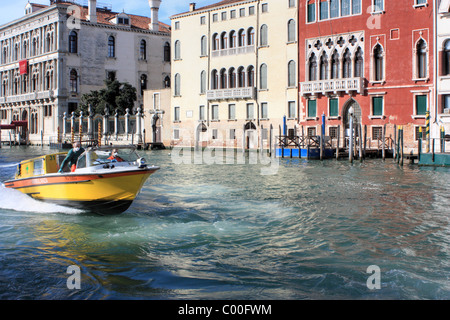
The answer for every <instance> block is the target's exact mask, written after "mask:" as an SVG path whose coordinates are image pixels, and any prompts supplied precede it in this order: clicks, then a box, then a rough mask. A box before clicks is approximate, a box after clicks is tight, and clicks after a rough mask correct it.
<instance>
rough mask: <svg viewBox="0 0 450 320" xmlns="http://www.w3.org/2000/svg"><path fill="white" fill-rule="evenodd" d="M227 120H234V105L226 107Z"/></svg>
mask: <svg viewBox="0 0 450 320" xmlns="http://www.w3.org/2000/svg"><path fill="white" fill-rule="evenodd" d="M228 120H236V105H235V104H229V105H228Z"/></svg>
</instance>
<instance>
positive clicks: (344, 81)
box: [299, 0, 434, 150]
mask: <svg viewBox="0 0 450 320" xmlns="http://www.w3.org/2000/svg"><path fill="white" fill-rule="evenodd" d="M433 57H434V53H433V1H432V0H299V76H300V78H299V81H300V87H299V94H300V118H299V124H300V125H301V126H303V128H305V130H307V131H306V132H305V134H306V133H309V134H311V135H315V134H317V135H318V134H320V128H321V125H322V115H323V114H324V115H325V118H326V131H325V135H329V136H331V137H336V136H337V132H338V128H339V130H340V137H341V145H342V139H343V137H345V136H348V134H349V130H347V129H348V127H349V115H348V110H349V108H350V107H353V109H354V114H355V121H356V124H362V128H363V131H362V133H364V130H366V137H367V138H366V139H367V140H366V142H367V145H368V146H370V145H371V146H372V147H375V146H376V145H377V143H378V140H377V139H379V138H381V135H382V130H383V127H384V125H386V137H392V138H394V126H395V125H397V127H398V126H399V125H402V126H403V130H404V146H405V148H406V149H407V150H408V149H409V148H417V141H416V139H417V137H418V132H419V130H418V129H419V127H423V126H425V122H426V119H425V118H426V112H427V110H430V106H432V105H434V98H433V97H434V92H433V63H434V62H433Z"/></svg>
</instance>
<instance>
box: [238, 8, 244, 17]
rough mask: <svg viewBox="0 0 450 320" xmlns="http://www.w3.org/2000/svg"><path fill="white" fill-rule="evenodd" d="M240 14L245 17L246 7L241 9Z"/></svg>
mask: <svg viewBox="0 0 450 320" xmlns="http://www.w3.org/2000/svg"><path fill="white" fill-rule="evenodd" d="M239 16H240V17H245V8H241V9H239Z"/></svg>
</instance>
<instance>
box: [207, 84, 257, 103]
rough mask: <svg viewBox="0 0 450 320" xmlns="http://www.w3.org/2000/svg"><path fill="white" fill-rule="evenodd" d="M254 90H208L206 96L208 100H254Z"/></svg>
mask: <svg viewBox="0 0 450 320" xmlns="http://www.w3.org/2000/svg"><path fill="white" fill-rule="evenodd" d="M255 92H256V90H255V88H254V87H248V88H234V89H219V90H208V91H207V92H206V96H207V98H208V100H236V99H254V98H255Z"/></svg>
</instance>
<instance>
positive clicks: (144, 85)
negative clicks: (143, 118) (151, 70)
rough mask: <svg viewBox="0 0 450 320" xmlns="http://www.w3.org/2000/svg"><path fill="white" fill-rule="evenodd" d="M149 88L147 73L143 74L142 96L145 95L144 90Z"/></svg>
mask: <svg viewBox="0 0 450 320" xmlns="http://www.w3.org/2000/svg"><path fill="white" fill-rule="evenodd" d="M145 90H147V75H146V74H143V75H141V96H143V95H144V91H145Z"/></svg>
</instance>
